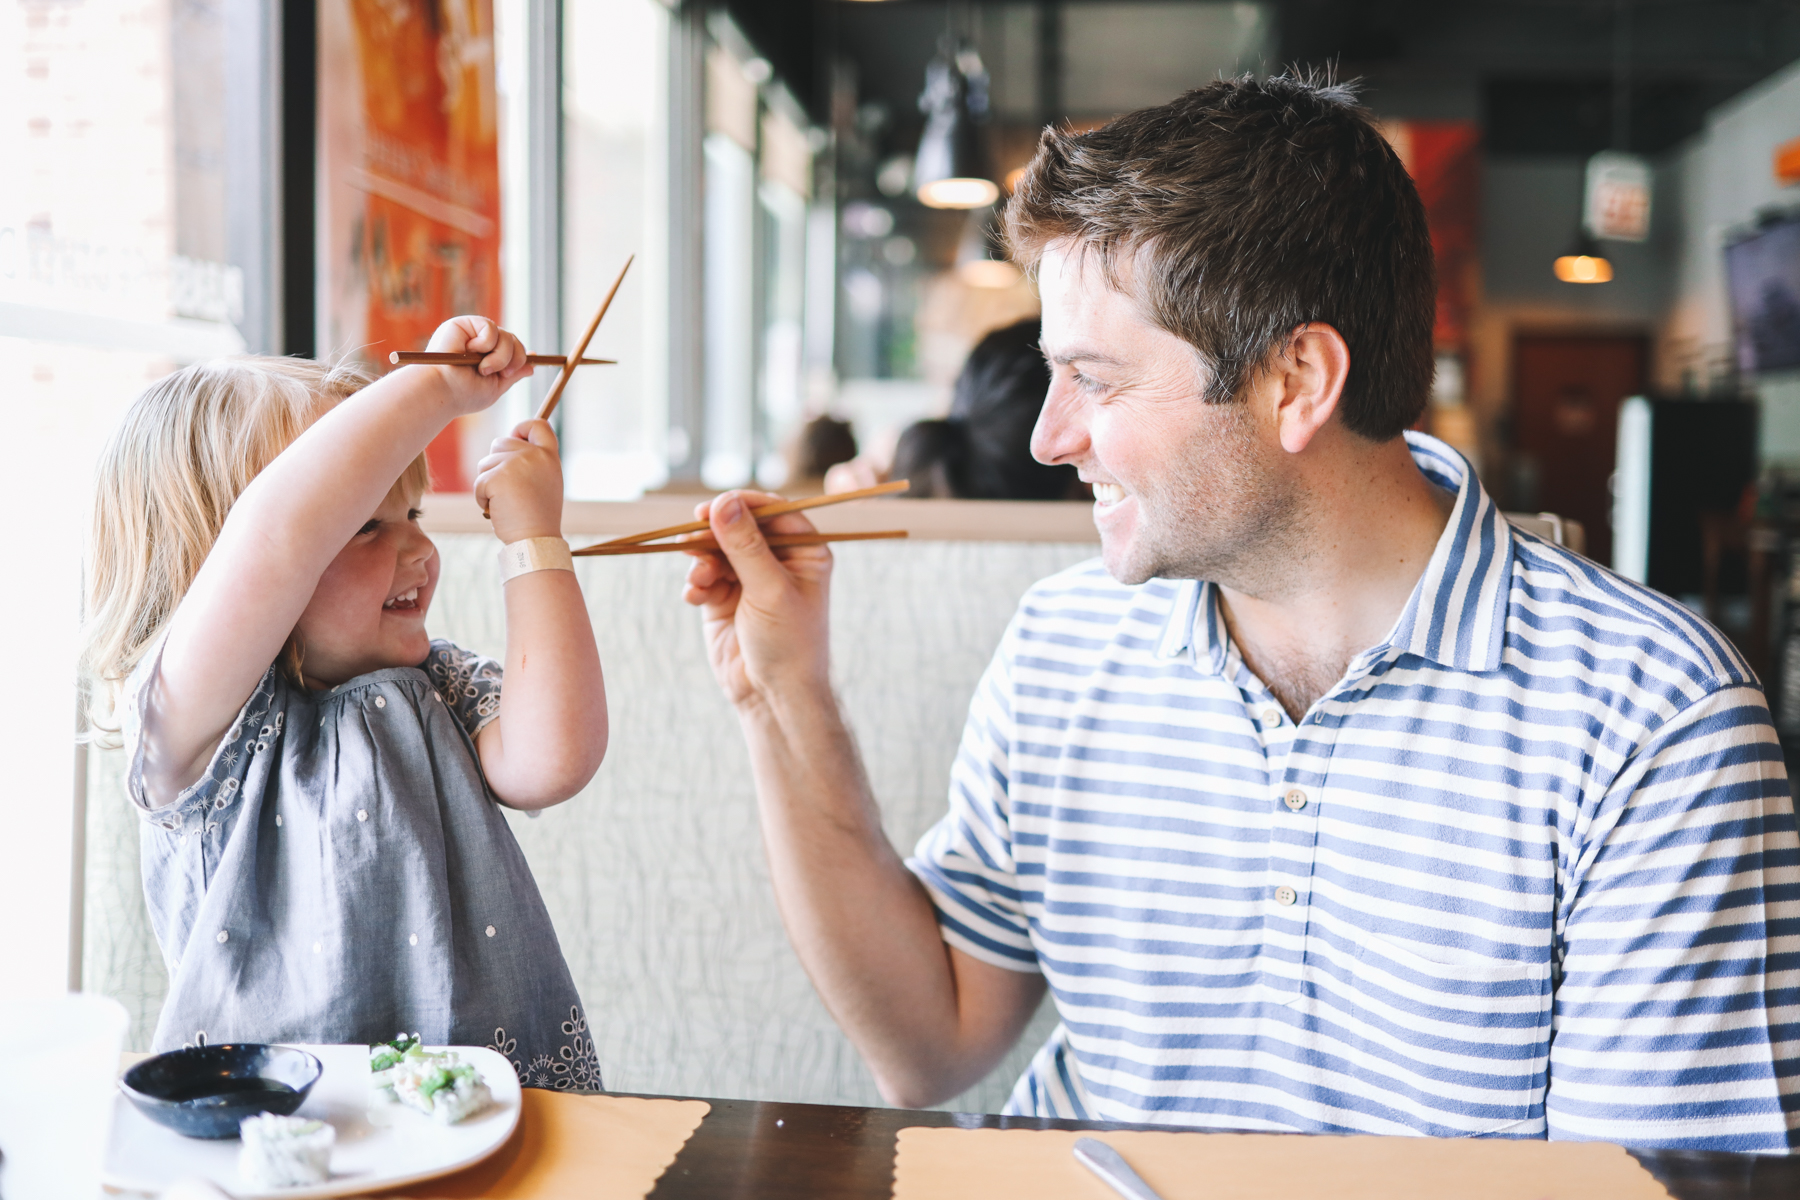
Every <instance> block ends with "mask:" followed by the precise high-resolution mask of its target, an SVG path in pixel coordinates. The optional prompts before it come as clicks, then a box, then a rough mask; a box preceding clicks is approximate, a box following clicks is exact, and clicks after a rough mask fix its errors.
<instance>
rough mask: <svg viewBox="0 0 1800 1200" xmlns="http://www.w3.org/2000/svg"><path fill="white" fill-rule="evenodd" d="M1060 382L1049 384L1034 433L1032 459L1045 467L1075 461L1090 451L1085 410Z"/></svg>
mask: <svg viewBox="0 0 1800 1200" xmlns="http://www.w3.org/2000/svg"><path fill="white" fill-rule="evenodd" d="M1073 390H1074V389H1072V388H1070V387H1069V386H1068V385H1066V384H1064V383H1062V382H1061V381H1055V382H1052V383H1051V384H1050V391H1049V393H1048V394H1047V395H1046V396H1045V397H1044V407H1043V409H1042V410H1041V411H1040V412H1039V413H1038V419H1037V425H1036V426H1034V427H1033V428H1032V431H1031V457H1033V458H1035V459H1037V460H1038V461H1039V462H1041V463H1043V464H1045V465H1046V466H1055V465H1056V464H1058V463H1066V462H1070V461H1073V460H1074V459H1075V458H1077V457H1079V456H1080V455H1081V454H1082V453H1083V452H1084V451H1085V450H1086V449H1087V441H1088V437H1087V421H1086V418H1085V415H1084V411H1085V410H1084V406H1083V405H1082V404H1081V403H1080V402H1079V400H1078V399H1077V398H1076V397H1075V396H1073V395H1072V394H1071V393H1072V392H1073Z"/></svg>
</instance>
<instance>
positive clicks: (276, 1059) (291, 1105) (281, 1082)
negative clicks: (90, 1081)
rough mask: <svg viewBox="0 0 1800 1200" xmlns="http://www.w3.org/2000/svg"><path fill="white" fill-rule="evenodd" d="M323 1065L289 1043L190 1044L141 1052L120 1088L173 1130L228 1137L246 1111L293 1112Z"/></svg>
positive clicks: (250, 1114) (235, 1131)
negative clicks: (158, 1051) (149, 1055)
mask: <svg viewBox="0 0 1800 1200" xmlns="http://www.w3.org/2000/svg"><path fill="white" fill-rule="evenodd" d="M324 1073H325V1068H324V1066H323V1065H322V1064H321V1063H320V1062H319V1060H318V1059H316V1058H314V1057H313V1056H312V1055H310V1054H308V1053H307V1052H306V1051H304V1050H296V1049H294V1048H293V1047H292V1046H264V1045H260V1044H257V1043H249V1042H247V1043H242V1044H238V1045H230V1044H226V1045H219V1046H189V1047H188V1048H186V1049H183V1050H171V1051H169V1053H167V1054H158V1055H157V1056H156V1057H155V1058H147V1059H145V1060H144V1061H143V1062H141V1063H139V1064H138V1065H137V1066H135V1067H133V1068H131V1070H129V1071H127V1072H125V1078H124V1079H122V1080H120V1081H119V1090H120V1091H122V1092H124V1093H125V1096H126V1098H127V1099H129V1100H130V1101H131V1102H132V1103H133V1104H135V1105H137V1110H138V1111H139V1112H141V1113H143V1114H144V1115H145V1116H146V1117H149V1118H150V1119H151V1120H152V1121H155V1122H157V1123H158V1124H160V1125H167V1126H168V1127H169V1128H170V1129H173V1130H174V1131H175V1132H176V1133H179V1134H183V1135H185V1136H187V1137H193V1138H233V1137H236V1136H237V1135H238V1122H239V1121H242V1120H243V1119H244V1118H245V1117H253V1116H255V1115H256V1114H257V1113H265V1112H269V1113H275V1114H277V1115H279V1116H284V1117H285V1116H287V1115H288V1114H290V1113H292V1112H293V1111H294V1110H295V1109H297V1108H299V1107H300V1106H301V1105H302V1104H304V1103H305V1102H306V1093H308V1092H310V1091H311V1090H312V1086H313V1084H315V1083H317V1082H319V1076H320V1075H323V1074H324Z"/></svg>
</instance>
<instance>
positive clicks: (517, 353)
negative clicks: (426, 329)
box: [426, 317, 531, 413]
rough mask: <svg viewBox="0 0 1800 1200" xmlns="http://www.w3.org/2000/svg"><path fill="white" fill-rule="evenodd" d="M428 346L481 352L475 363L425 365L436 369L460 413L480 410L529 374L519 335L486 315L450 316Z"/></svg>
mask: <svg viewBox="0 0 1800 1200" xmlns="http://www.w3.org/2000/svg"><path fill="white" fill-rule="evenodd" d="M426 348H427V349H429V350H436V351H442V352H445V353H449V354H465V353H471V352H472V353H476V354H482V355H485V356H486V357H484V358H483V359H482V360H481V363H480V365H479V366H477V367H475V368H474V369H473V370H471V369H470V368H468V367H428V368H426V369H427V370H434V371H436V372H438V376H439V378H441V379H442V380H443V381H444V385H445V387H446V389H447V390H448V391H449V394H450V397H451V403H452V405H453V406H454V407H455V408H457V409H458V410H459V411H461V412H463V413H475V412H480V411H481V410H482V409H484V408H486V407H488V406H489V405H490V404H492V403H493V402H494V401H496V400H498V399H499V398H500V397H501V396H502V395H503V394H505V392H506V389H507V388H510V387H511V386H512V385H513V384H515V383H517V382H518V381H519V380H520V379H523V378H524V377H525V376H527V375H529V374H531V364H530V363H529V362H528V361H526V358H525V347H524V345H523V344H521V343H520V341H519V339H518V338H517V337H515V336H514V335H512V334H510V333H508V332H507V331H506V330H504V329H502V328H500V326H498V325H496V324H495V323H494V322H492V321H490V320H488V319H487V318H486V317H452V318H450V319H449V320H448V321H445V322H444V323H443V324H442V325H439V326H438V327H437V332H436V333H434V334H432V335H431V344H430V345H429V346H428V347H426Z"/></svg>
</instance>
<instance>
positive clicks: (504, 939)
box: [86, 317, 606, 1089]
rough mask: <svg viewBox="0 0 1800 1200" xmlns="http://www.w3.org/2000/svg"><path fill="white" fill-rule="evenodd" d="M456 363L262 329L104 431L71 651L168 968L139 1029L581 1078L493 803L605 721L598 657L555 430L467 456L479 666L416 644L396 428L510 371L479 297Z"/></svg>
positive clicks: (544, 937)
mask: <svg viewBox="0 0 1800 1200" xmlns="http://www.w3.org/2000/svg"><path fill="white" fill-rule="evenodd" d="M431 348H432V349H434V350H448V351H464V350H468V351H476V352H480V353H482V354H484V355H485V357H484V358H483V359H482V361H481V364H480V366H479V368H472V367H418V366H414V367H405V368H403V369H401V370H398V371H395V372H393V373H392V374H391V375H388V376H387V377H386V378H384V379H381V380H379V381H378V382H372V381H371V377H370V376H368V375H365V374H363V373H362V372H360V371H358V370H355V369H352V368H345V367H327V366H324V365H320V364H316V363H310V362H304V361H301V360H297V359H284V358H243V359H230V360H225V361H221V362H212V363H203V364H200V365H198V366H194V367H189V368H188V369H186V370H184V371H179V372H177V373H176V374H174V375H172V376H170V377H169V378H167V379H165V380H163V381H162V382H160V383H158V384H156V385H155V386H153V387H152V388H150V389H149V390H148V391H147V392H146V393H145V394H144V395H143V396H142V397H140V398H139V399H138V400H137V402H136V403H135V404H134V405H133V406H132V408H131V411H130V412H129V414H128V415H127V416H126V418H125V421H124V424H123V425H122V427H121V428H120V429H119V431H118V433H117V435H116V436H115V438H114V440H113V443H112V445H111V447H110V448H109V450H108V451H107V454H106V457H105V459H104V461H103V464H102V467H101V473H100V489H99V501H98V504H97V506H96V511H95V527H94V548H93V563H92V567H91V570H90V573H89V588H90V591H89V612H90V614H91V624H90V629H89V631H88V642H87V650H86V663H87V666H88V668H89V670H90V671H91V672H92V673H93V674H94V675H96V676H97V677H98V678H99V679H101V680H103V681H106V682H108V683H111V684H113V685H115V686H114V687H112V688H111V689H109V690H111V691H113V692H115V693H116V694H117V696H118V707H117V710H116V711H117V712H118V714H119V716H120V718H121V723H122V726H123V728H124V732H125V739H126V748H127V752H128V753H129V755H130V771H129V775H128V785H127V786H128V789H129V792H130V795H131V799H132V801H133V802H134V804H135V805H136V806H137V808H138V809H139V811H140V812H141V813H142V815H143V816H144V818H145V820H146V825H145V828H144V842H143V869H144V890H145V893H146V897H147V899H148V901H149V907H150V915H151V920H152V922H153V924H154V926H155V929H156V936H157V939H158V940H159V941H160V943H161V944H162V949H163V955H164V957H165V959H166V961H167V964H168V968H169V976H170V987H169V996H168V1000H167V1002H166V1003H165V1005H164V1007H163V1011H162V1019H161V1021H160V1022H159V1023H158V1025H157V1030H156V1037H155V1046H154V1048H155V1049H157V1050H166V1049H170V1048H173V1047H176V1046H179V1045H182V1044H184V1043H190V1044H194V1043H199V1042H202V1041H206V1042H213V1043H218V1042H225V1041H258V1042H373V1041H377V1040H382V1039H387V1038H391V1037H393V1036H394V1034H395V1032H396V1031H398V1030H405V1031H408V1032H411V1031H415V1030H416V1031H418V1032H419V1033H421V1034H423V1035H424V1038H425V1040H426V1041H427V1042H430V1043H438V1044H443V1043H450V1044H463V1045H487V1046H490V1047H492V1048H494V1049H496V1050H499V1051H500V1052H501V1053H502V1054H504V1055H506V1057H507V1058H508V1059H510V1060H511V1061H512V1063H513V1066H514V1067H515V1069H517V1070H518V1072H519V1075H520V1078H521V1079H522V1080H523V1081H524V1082H525V1083H527V1084H529V1085H535V1086H540V1087H557V1088H579V1089H590V1088H598V1087H599V1086H600V1076H599V1067H598V1063H597V1061H596V1059H595V1057H594V1049H593V1042H592V1040H591V1039H590V1038H589V1036H588V1032H587V1022H586V1018H585V1016H584V1014H583V1010H582V1007H581V1000H580V997H579V996H577V995H576V992H575V985H574V983H573V981H572V980H571V979H570V977H569V970H568V967H567V965H566V964H565V963H564V961H563V957H562V951H561V950H560V948H559V947H558V946H557V942H556V935H555V933H554V932H553V931H552V929H551V927H550V919H549V916H548V914H547V913H546V912H545V909H544V904H543V900H542V899H541V898H540V897H539V895H538V890H537V886H536V884H535V883H533V881H532V878H531V873H530V870H529V869H528V868H527V867H526V865H525V859H524V856H523V855H522V854H521V853H520V851H519V847H518V844H517V843H516V842H515V841H514V840H513V837H512V833H511V831H510V830H509V829H508V827H507V824H506V821H505V819H504V817H503V816H502V815H501V813H500V810H499V808H498V807H497V805H496V801H497V802H498V803H499V804H506V805H509V806H510V807H513V808H522V809H540V808H544V807H547V806H549V805H552V804H557V803H560V802H561V801H563V800H566V799H568V798H569V797H570V796H572V795H574V794H575V793H576V792H577V791H579V790H580V789H581V788H582V787H583V786H584V785H585V784H586V783H587V781H588V780H589V779H590V778H592V776H593V774H594V771H595V770H596V769H597V768H598V767H599V765H600V759H601V756H602V755H603V754H604V753H605V750H606V697H605V692H604V689H603V684H602V682H601V677H600V659H599V654H598V652H597V651H596V649H595V647H594V637H593V630H592V628H591V626H590V625H589V621H588V614H587V609H586V606H585V605H584V604H583V602H582V598H581V592H580V590H579V588H578V587H577V586H576V582H575V576H574V574H573V571H572V563H571V560H570V558H569V553H568V545H567V543H566V542H564V541H562V539H561V537H560V536H559V533H560V527H561V517H562V472H561V468H560V466H559V465H558V461H557V455H556V439H555V436H554V435H553V434H552V433H551V431H550V427H549V426H548V425H546V424H545V423H544V422H542V421H526V422H524V423H523V424H521V425H519V426H518V428H516V429H515V430H514V431H513V433H512V436H510V437H504V438H501V439H499V440H498V441H496V442H495V443H494V446H493V452H492V453H491V454H489V455H488V457H487V458H485V459H483V460H482V461H481V462H480V464H479V465H478V469H479V472H480V474H479V475H478V477H477V479H476V482H475V493H476V498H477V500H479V501H480V502H481V504H482V505H483V507H484V508H485V509H486V510H487V511H488V512H489V513H490V514H491V517H492V519H493V524H494V533H495V535H496V536H498V537H499V539H500V541H501V542H502V543H504V549H503V551H502V555H501V560H502V575H503V578H505V579H506V582H505V584H504V587H505V589H506V593H505V595H506V672H505V679H506V687H505V692H504V697H503V694H502V691H501V671H500V667H499V665H498V664H497V663H494V662H493V661H491V660H489V659H484V658H481V657H479V656H477V655H475V654H471V653H469V652H468V651H465V650H461V649H459V648H457V647H456V646H453V645H451V644H449V643H448V642H442V641H432V640H430V639H429V638H428V637H427V636H426V633H425V614H426V611H427V610H428V608H429V607H430V605H431V595H432V589H433V588H434V587H435V586H436V584H437V579H438V569H439V564H438V558H437V552H436V550H435V548H434V547H433V546H432V544H431V540H430V539H429V538H427V537H426V536H425V534H424V532H423V531H421V530H420V528H419V525H418V516H419V512H418V504H419V499H420V496H421V495H422V494H423V493H424V490H425V487H426V483H427V475H426V466H425V460H424V458H423V456H422V453H421V452H422V451H423V450H424V448H425V445H426V443H428V442H429V441H431V439H432V438H433V437H434V436H435V435H436V434H437V433H438V432H439V431H441V430H442V429H443V428H444V427H445V426H446V425H448V424H449V423H450V421H451V420H452V419H453V418H455V417H458V416H462V415H464V414H466V413H474V412H479V411H481V410H482V409H485V408H487V407H488V406H489V405H491V404H493V403H494V401H495V400H496V399H498V398H499V396H500V394H501V393H502V392H504V391H505V390H506V389H507V388H508V387H509V386H511V385H512V384H513V383H514V382H515V381H516V380H517V379H519V378H520V377H521V376H523V375H525V374H527V373H529V371H530V367H529V366H528V365H526V361H525V355H524V350H523V349H522V348H521V347H520V345H519V342H518V339H516V338H514V337H513V336H512V335H511V334H508V333H505V332H503V331H501V330H500V329H499V327H498V326H496V325H494V324H493V323H492V322H490V321H487V320H484V319H482V318H479V317H458V318H457V319H456V320H454V321H450V322H448V323H446V324H445V325H443V326H442V327H441V328H439V329H438V331H437V333H436V335H435V336H434V337H433V338H432V341H431Z"/></svg>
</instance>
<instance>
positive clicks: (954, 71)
mask: <svg viewBox="0 0 1800 1200" xmlns="http://www.w3.org/2000/svg"><path fill="white" fill-rule="evenodd" d="M987 107H988V106H987V71H986V69H985V68H983V67H982V65H981V57H980V55H978V54H976V53H975V52H974V51H973V50H969V49H963V50H959V51H955V52H952V51H951V48H950V47H949V46H946V47H945V48H944V50H943V52H941V53H940V54H939V55H938V56H937V57H936V58H934V59H932V60H931V62H930V64H928V65H927V66H926V68H925V90H924V91H923V92H922V93H920V95H919V111H920V112H922V113H924V114H925V132H924V134H923V135H922V136H921V137H920V138H919V153H918V157H917V158H915V159H914V160H913V179H914V185H915V187H916V189H917V195H918V197H919V203H921V204H923V205H926V206H927V207H929V208H982V207H985V206H986V205H989V204H992V203H993V202H994V201H995V200H998V199H999V198H1000V185H998V184H997V183H995V182H994V181H993V179H992V177H991V175H992V173H991V172H990V171H989V169H988V165H987V155H986V154H985V152H984V151H983V147H982V144H981V121H982V119H983V118H985V117H986V116H987Z"/></svg>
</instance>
